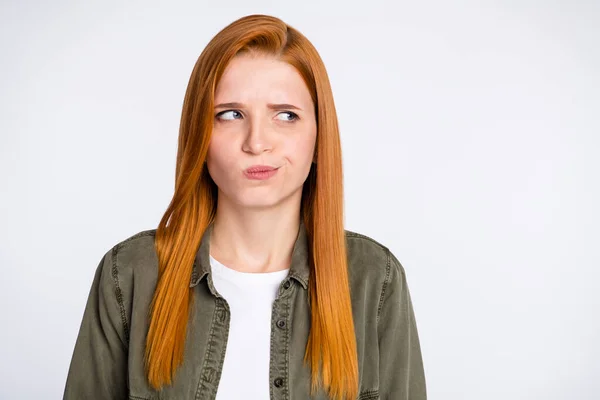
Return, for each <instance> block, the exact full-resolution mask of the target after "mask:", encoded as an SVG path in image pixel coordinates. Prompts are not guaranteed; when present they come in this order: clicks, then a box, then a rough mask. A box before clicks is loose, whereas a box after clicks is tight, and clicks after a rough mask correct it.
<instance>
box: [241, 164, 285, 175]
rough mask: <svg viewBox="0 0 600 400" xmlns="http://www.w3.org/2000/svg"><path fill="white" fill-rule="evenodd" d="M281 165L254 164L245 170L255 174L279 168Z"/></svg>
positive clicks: (247, 172)
mask: <svg viewBox="0 0 600 400" xmlns="http://www.w3.org/2000/svg"><path fill="white" fill-rule="evenodd" d="M278 168H279V167H272V166H270V165H253V166H251V167H250V168H246V170H245V171H244V172H245V173H246V174H254V173H257V172H269V171H274V170H276V169H278Z"/></svg>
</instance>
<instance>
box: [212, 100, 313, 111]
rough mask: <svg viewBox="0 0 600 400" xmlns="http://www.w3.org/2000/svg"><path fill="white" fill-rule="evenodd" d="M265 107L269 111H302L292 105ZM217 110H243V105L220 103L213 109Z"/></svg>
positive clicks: (270, 105)
mask: <svg viewBox="0 0 600 400" xmlns="http://www.w3.org/2000/svg"><path fill="white" fill-rule="evenodd" d="M267 107H269V108H270V109H271V110H300V111H302V109H301V108H300V107H296V106H295V105H293V104H285V103H283V104H273V103H269V104H267ZM217 108H244V105H243V104H242V103H235V102H234V103H221V104H217V105H216V106H215V109H217Z"/></svg>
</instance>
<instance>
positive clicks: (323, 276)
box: [64, 15, 426, 400]
mask: <svg viewBox="0 0 600 400" xmlns="http://www.w3.org/2000/svg"><path fill="white" fill-rule="evenodd" d="M342 181H343V179H342V157H341V146H340V136H339V132H338V125H337V116H336V111H335V106H334V101H333V95H332V92H331V88H330V84H329V80H328V77H327V73H326V70H325V67H324V65H323V62H322V60H321V58H320V57H319V54H318V53H317V51H316V50H315V48H314V47H313V45H312V44H311V43H310V42H309V41H308V40H307V39H306V38H305V37H304V36H303V35H302V34H301V33H300V32H298V31H297V30H296V29H294V28H292V27H290V26H289V25H287V24H285V23H284V22H282V21H281V20H279V19H277V18H274V17H270V16H265V15H251V16H247V17H244V18H241V19H239V20H237V21H235V22H233V23H231V24H230V25H229V26H227V27H225V28H224V29H223V30H222V31H221V32H219V33H218V34H217V35H216V36H215V37H214V38H213V39H212V41H211V42H210V43H209V44H208V45H207V47H206V49H205V50H204V51H203V52H202V54H201V55H200V57H199V59H198V61H197V63H196V65H195V67H194V70H193V72H192V75H191V78H190V81H189V84H188V88H187V91H186V94H185V100H184V104H183V112H182V117H181V126H180V134H179V147H178V153H177V165H176V182H175V191H174V195H173V199H172V201H171V203H170V204H169V206H168V208H167V210H166V212H165V214H164V216H163V218H162V220H161V221H160V224H159V226H158V227H157V229H152V230H147V231H142V232H139V233H137V234H135V235H133V236H131V237H129V238H127V239H125V240H123V241H121V242H119V243H117V244H115V246H114V247H113V248H111V249H110V250H108V251H107V252H106V254H105V255H104V256H103V258H102V260H101V261H100V264H99V265H98V268H97V270H96V274H95V277H94V280H93V283H92V287H91V291H90V295H89V299H88V301H87V305H86V308H85V311H84V315H83V320H82V323H81V327H80V331H79V335H78V337H77V342H76V344H75V349H74V352H73V358H72V361H71V365H70V368H69V372H68V377H67V381H66V387H65V392H64V399H66V400H71V399H73V400H74V399H107V400H108V399H135V400H142V399H182V400H183V399H190V400H192V399H195V400H200V399H219V400H230V399H236V400H237V399H257V400H259V399H260V400H265V399H292V400H294V399H298V400H300V399H302V400H305V399H308V398H314V399H394V400H400V399H411V400H423V399H425V398H426V389H425V378H424V372H423V363H422V357H421V350H420V346H419V339H418V334H417V327H416V322H415V317H414V313H413V307H412V303H411V298H410V294H409V290H408V287H407V281H406V276H405V273H404V269H403V267H402V265H401V264H400V262H399V261H398V259H397V258H396V257H395V256H394V255H393V254H392V253H391V252H390V250H389V249H388V248H387V247H386V246H384V245H383V244H381V243H378V242H377V241H375V240H374V239H372V238H370V237H367V236H365V235H361V234H359V233H355V232H351V231H348V230H346V229H345V228H344V223H343V221H344V215H343V188H342Z"/></svg>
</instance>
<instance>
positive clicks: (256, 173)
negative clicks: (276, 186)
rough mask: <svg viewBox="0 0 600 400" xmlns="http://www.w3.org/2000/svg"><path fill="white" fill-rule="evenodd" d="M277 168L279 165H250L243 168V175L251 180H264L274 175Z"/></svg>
mask: <svg viewBox="0 0 600 400" xmlns="http://www.w3.org/2000/svg"><path fill="white" fill-rule="evenodd" d="M278 170H279V167H277V168H275V167H271V166H266V165H259V166H252V167H250V168H247V169H246V170H244V175H245V176H246V178H248V179H252V180H265V179H269V178H271V177H272V176H274V175H275V174H276V173H277V171H278Z"/></svg>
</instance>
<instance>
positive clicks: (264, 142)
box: [243, 116, 272, 154]
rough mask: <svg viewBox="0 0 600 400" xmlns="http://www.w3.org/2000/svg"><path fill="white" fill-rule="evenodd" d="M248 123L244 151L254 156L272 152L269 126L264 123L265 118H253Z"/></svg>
mask: <svg viewBox="0 0 600 400" xmlns="http://www.w3.org/2000/svg"><path fill="white" fill-rule="evenodd" d="M248 121H249V123H248V125H247V127H246V129H247V132H246V139H245V140H244V143H243V150H244V151H246V152H248V153H253V154H261V153H263V152H264V151H268V150H271V148H272V145H271V139H270V137H271V135H270V128H269V124H268V123H266V122H265V121H264V118H260V117H258V116H253V117H252V118H249V119H248Z"/></svg>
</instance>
